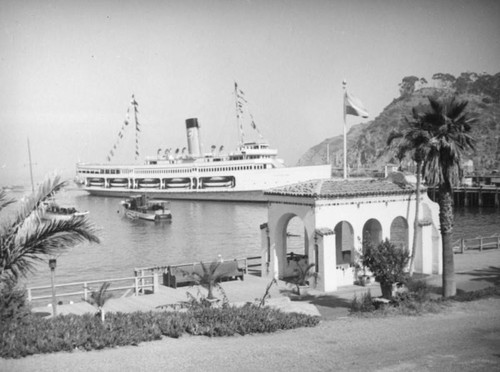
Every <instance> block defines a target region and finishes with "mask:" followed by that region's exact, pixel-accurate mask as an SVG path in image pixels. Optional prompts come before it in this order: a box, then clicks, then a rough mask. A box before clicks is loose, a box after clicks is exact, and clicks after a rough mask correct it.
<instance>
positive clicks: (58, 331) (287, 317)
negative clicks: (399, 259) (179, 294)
mask: <svg viewBox="0 0 500 372" xmlns="http://www.w3.org/2000/svg"><path fill="white" fill-rule="evenodd" d="M318 323H319V318H318V317H311V316H308V315H304V314H295V313H283V312H281V311H279V310H276V309H271V308H269V307H259V306H257V305H253V304H248V305H245V306H243V307H234V306H225V307H221V308H214V307H199V308H196V309H192V310H188V311H186V312H171V311H164V312H135V313H131V314H124V313H108V315H107V317H106V321H105V322H101V320H100V319H99V318H97V317H95V316H94V315H93V314H87V315H83V316H77V315H60V316H57V317H55V318H48V319H45V318H39V317H36V316H34V315H28V316H27V317H26V318H25V319H23V320H22V321H21V320H20V319H16V320H13V321H11V322H8V323H7V322H2V323H1V324H0V357H3V358H20V357H24V356H27V355H32V354H39V353H52V352H57V351H72V350H75V349H81V350H94V349H103V348H107V347H116V346H123V345H137V344H138V343H140V342H144V341H151V340H157V339H160V338H161V337H162V336H166V337H173V338H177V337H180V336H181V335H182V334H184V333H189V334H192V335H205V336H210V337H216V336H230V335H234V334H241V335H245V334H249V333H263V332H274V331H277V330H284V329H292V328H297V327H313V326H315V325H317V324H318Z"/></svg>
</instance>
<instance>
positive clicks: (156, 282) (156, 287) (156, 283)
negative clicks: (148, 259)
mask: <svg viewBox="0 0 500 372" xmlns="http://www.w3.org/2000/svg"><path fill="white" fill-rule="evenodd" d="M159 291H160V281H159V280H158V270H156V269H155V270H153V293H157V292H159Z"/></svg>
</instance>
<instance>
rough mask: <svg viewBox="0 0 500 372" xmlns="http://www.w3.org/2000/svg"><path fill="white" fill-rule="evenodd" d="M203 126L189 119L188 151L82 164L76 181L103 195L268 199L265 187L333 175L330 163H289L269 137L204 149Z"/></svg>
mask: <svg viewBox="0 0 500 372" xmlns="http://www.w3.org/2000/svg"><path fill="white" fill-rule="evenodd" d="M199 128H200V126H199V123H198V119H197V118H191V119H187V120H186V132H187V145H188V148H187V150H188V152H187V153H183V154H176V155H171V154H157V155H156V156H150V157H146V159H145V164H143V165H112V164H86V163H78V164H77V177H76V182H77V184H79V185H80V186H81V187H82V188H83V189H84V190H86V191H87V192H89V193H90V194H91V195H98V196H116V197H129V196H131V195H134V194H135V195H140V194H145V193H146V194H148V196H151V197H154V198H161V199H188V200H227V201H253V202H263V201H265V200H266V199H265V198H264V194H263V192H262V191H263V190H265V189H268V188H272V187H279V186H284V185H287V184H291V183H296V182H302V181H306V180H310V179H318V178H329V177H330V165H316V166H304V167H286V166H285V165H284V163H283V160H281V159H279V158H278V157H277V155H278V152H277V150H276V149H272V148H270V147H269V144H268V143H267V142H265V141H254V142H244V143H241V144H240V145H239V146H238V147H237V149H236V150H235V151H234V152H230V153H224V152H222V151H220V152H217V153H216V152H215V151H212V152H211V153H208V154H202V151H201V145H200V144H201V142H200V131H199Z"/></svg>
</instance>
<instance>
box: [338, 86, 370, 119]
mask: <svg viewBox="0 0 500 372" xmlns="http://www.w3.org/2000/svg"><path fill="white" fill-rule="evenodd" d="M345 115H354V116H361V117H362V118H367V117H368V111H366V109H365V108H364V106H363V104H362V103H361V101H360V100H359V99H358V98H356V97H354V96H352V95H350V94H349V93H347V91H346V92H345V94H344V116H345Z"/></svg>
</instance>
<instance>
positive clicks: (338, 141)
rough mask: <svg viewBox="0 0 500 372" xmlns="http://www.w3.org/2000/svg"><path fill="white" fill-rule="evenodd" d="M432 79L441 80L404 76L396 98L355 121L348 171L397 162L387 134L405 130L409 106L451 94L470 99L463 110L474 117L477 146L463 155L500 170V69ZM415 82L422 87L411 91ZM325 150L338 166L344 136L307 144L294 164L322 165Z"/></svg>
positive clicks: (420, 105) (349, 137) (476, 164)
mask: <svg viewBox="0 0 500 372" xmlns="http://www.w3.org/2000/svg"><path fill="white" fill-rule="evenodd" d="M464 75H467V77H468V78H469V79H468V81H466V84H464V83H463V81H461V78H463V76H464ZM471 75H472V78H471ZM433 79H434V80H437V81H438V82H439V84H436V85H438V86H439V87H437V88H435V87H433V88H430V87H426V86H425V85H426V84H427V82H426V81H425V79H418V78H416V77H406V78H404V79H403V82H402V83H401V84H400V92H401V96H400V97H399V98H396V99H394V100H393V102H391V103H390V104H389V105H388V106H387V107H386V108H385V109H384V110H383V111H382V112H381V113H380V115H378V116H377V117H376V118H375V119H374V120H372V121H370V122H368V123H363V124H359V125H355V126H353V127H352V128H351V129H350V130H349V133H348V135H347V149H348V150H347V162H348V165H349V167H350V168H351V169H354V170H356V169H360V172H362V171H361V169H363V168H364V169H379V170H381V169H382V168H383V166H384V165H385V164H387V163H395V164H398V162H397V161H396V160H395V159H394V153H393V152H392V151H390V150H388V149H387V147H386V141H387V137H388V135H389V133H390V132H391V131H392V130H402V129H403V128H404V126H405V121H404V118H405V117H411V110H412V108H413V107H416V108H417V110H419V111H425V110H426V108H427V107H428V106H429V105H428V102H429V101H428V97H429V96H431V97H436V98H439V99H441V98H445V97H449V96H451V95H455V96H457V98H458V99H460V100H467V101H469V104H468V106H467V110H468V111H469V112H470V113H471V114H472V115H476V116H477V118H478V121H477V123H476V124H475V125H474V126H473V128H472V136H473V137H474V138H475V140H476V146H475V150H474V151H473V152H471V153H469V154H467V157H468V158H469V159H471V160H472V161H473V164H474V169H475V170H479V171H487V170H500V73H498V74H496V75H493V76H491V75H485V74H483V75H480V76H479V78H478V75H476V74H473V73H464V74H462V75H460V76H459V77H458V78H456V79H455V78H454V77H453V76H452V75H450V74H435V75H434V76H433ZM481 79H482V80H481ZM408 81H410V85H408ZM422 82H423V83H422ZM416 83H420V84H422V85H423V86H421V87H419V88H418V89H413V88H414V84H416ZM327 149H328V151H329V160H330V162H331V163H332V164H333V167H334V168H342V164H343V139H342V135H340V136H337V137H333V138H328V139H325V140H324V141H323V142H321V143H320V144H318V145H316V146H314V147H312V148H310V149H309V150H308V151H307V152H306V153H305V154H304V155H303V156H302V157H301V158H300V159H299V162H298V164H299V165H311V164H325V163H326V160H327ZM403 166H405V164H403Z"/></svg>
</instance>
